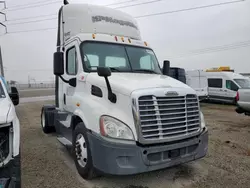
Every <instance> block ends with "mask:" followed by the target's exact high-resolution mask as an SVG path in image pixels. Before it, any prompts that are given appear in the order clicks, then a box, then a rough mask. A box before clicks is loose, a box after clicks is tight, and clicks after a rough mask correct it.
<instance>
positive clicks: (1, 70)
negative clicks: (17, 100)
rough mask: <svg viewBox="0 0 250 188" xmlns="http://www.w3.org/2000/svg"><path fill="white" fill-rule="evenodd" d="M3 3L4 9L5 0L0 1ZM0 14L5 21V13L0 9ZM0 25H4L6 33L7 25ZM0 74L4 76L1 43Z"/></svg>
mask: <svg viewBox="0 0 250 188" xmlns="http://www.w3.org/2000/svg"><path fill="white" fill-rule="evenodd" d="M1 3H3V4H4V9H6V2H5V1H0V4H1ZM0 14H2V15H4V16H5V21H7V17H6V14H5V13H3V12H1V11H0ZM0 25H2V26H4V27H5V32H6V33H7V26H6V25H5V24H3V23H2V22H0ZM0 75H1V76H3V77H4V67H3V57H2V49H1V45H0Z"/></svg>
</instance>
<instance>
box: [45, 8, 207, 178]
mask: <svg viewBox="0 0 250 188" xmlns="http://www.w3.org/2000/svg"><path fill="white" fill-rule="evenodd" d="M58 18H59V20H58V37H57V39H58V40H57V52H55V53H54V74H55V75H56V100H55V101H56V104H55V105H50V106H44V107H43V108H42V111H41V124H42V129H43V131H44V133H51V132H54V131H56V134H57V135H58V140H59V141H60V142H61V143H62V144H64V145H65V146H67V147H69V148H71V149H72V150H71V151H72V152H73V157H74V161H75V165H76V167H77V170H78V172H79V174H80V175H81V176H82V177H83V178H85V179H91V178H93V177H95V175H96V174H99V173H104V174H116V175H127V174H136V173H142V172H148V171H153V170H157V169H162V168H167V167H170V166H173V165H178V164H182V163H186V162H189V161H193V160H197V159H199V158H202V157H204V156H205V155H206V153H207V149H208V131H207V128H206V125H205V122H204V117H203V114H202V112H201V111H200V105H199V100H198V97H197V95H196V92H195V91H194V90H193V89H192V88H190V87H189V86H187V85H186V84H184V83H181V82H180V81H178V80H175V79H173V78H171V77H169V76H165V75H163V74H162V72H161V69H160V66H159V63H158V60H157V58H156V56H155V53H154V51H153V50H152V48H151V47H150V46H149V45H148V44H147V43H146V42H144V41H142V39H141V35H140V30H139V28H138V25H137V22H136V21H135V19H134V18H132V17H131V16H130V15H128V14H126V13H124V12H121V11H118V10H113V9H110V8H107V7H101V6H94V5H87V4H67V5H64V6H62V7H61V9H60V11H59V15H58ZM164 65H165V66H164V68H163V72H167V69H169V67H168V66H167V63H166V62H165V64H164ZM97 172H98V173H97Z"/></svg>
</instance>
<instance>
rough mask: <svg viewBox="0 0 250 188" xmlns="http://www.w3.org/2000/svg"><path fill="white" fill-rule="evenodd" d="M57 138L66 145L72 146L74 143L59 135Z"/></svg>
mask: <svg viewBox="0 0 250 188" xmlns="http://www.w3.org/2000/svg"><path fill="white" fill-rule="evenodd" d="M57 140H58V141H59V142H61V143H62V144H63V145H64V146H66V147H71V146H72V143H71V142H70V141H69V140H68V139H66V138H65V137H57Z"/></svg>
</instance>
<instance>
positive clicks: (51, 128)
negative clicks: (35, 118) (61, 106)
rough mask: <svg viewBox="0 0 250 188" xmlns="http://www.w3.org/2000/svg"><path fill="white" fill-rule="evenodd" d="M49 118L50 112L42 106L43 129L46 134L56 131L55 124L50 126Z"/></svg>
mask: <svg viewBox="0 0 250 188" xmlns="http://www.w3.org/2000/svg"><path fill="white" fill-rule="evenodd" d="M49 123H50V122H49V119H48V113H46V110H45V108H42V112H41V126H42V130H43V132H44V133H45V134H49V133H52V132H55V127H54V126H49Z"/></svg>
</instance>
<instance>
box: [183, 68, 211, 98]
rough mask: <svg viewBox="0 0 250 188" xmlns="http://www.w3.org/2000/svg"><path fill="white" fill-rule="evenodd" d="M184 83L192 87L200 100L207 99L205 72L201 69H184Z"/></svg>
mask: <svg viewBox="0 0 250 188" xmlns="http://www.w3.org/2000/svg"><path fill="white" fill-rule="evenodd" d="M186 83H187V85H189V86H190V87H191V88H193V89H194V90H195V91H196V93H197V95H198V97H199V99H200V100H206V99H208V82H207V74H206V72H204V71H203V70H188V71H186Z"/></svg>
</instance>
